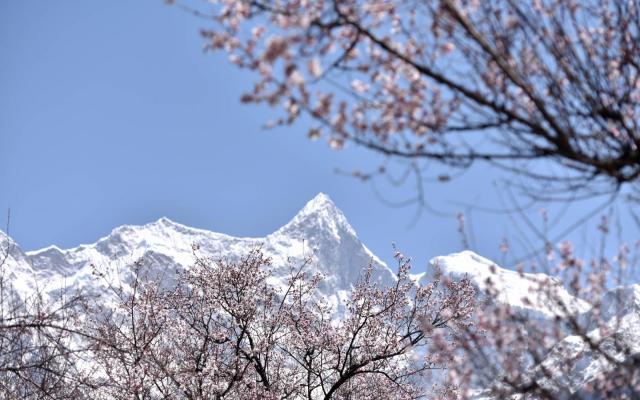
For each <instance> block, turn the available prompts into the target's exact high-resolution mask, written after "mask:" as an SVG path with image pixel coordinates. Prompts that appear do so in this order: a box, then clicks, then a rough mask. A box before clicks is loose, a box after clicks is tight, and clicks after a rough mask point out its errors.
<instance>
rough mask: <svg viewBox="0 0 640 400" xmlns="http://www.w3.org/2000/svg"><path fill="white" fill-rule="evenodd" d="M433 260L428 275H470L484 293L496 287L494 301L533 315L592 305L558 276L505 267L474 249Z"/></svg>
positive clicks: (556, 313)
mask: <svg viewBox="0 0 640 400" xmlns="http://www.w3.org/2000/svg"><path fill="white" fill-rule="evenodd" d="M429 263H430V265H431V270H430V271H431V272H430V273H428V274H427V276H428V277H432V276H433V273H434V272H435V270H436V269H439V270H440V271H441V272H442V273H444V274H447V275H449V276H451V277H453V278H455V279H460V278H462V277H464V276H467V277H468V278H469V279H470V280H471V282H472V284H473V285H474V286H475V287H476V289H477V290H478V293H479V295H480V296H481V297H484V294H485V292H486V291H487V289H490V288H492V289H495V290H496V292H497V296H496V297H495V298H493V299H492V300H493V301H496V302H498V303H502V304H508V305H509V306H510V307H511V308H512V309H516V310H519V311H520V312H522V313H525V314H527V315H528V316H529V317H541V318H553V317H555V316H559V317H564V316H566V315H565V314H566V312H569V313H570V314H579V313H584V312H586V311H587V310H589V309H590V308H591V305H590V304H589V303H587V302H586V301H584V300H581V299H579V298H576V297H574V296H572V295H571V294H570V293H569V292H568V291H567V290H566V289H565V288H564V287H563V286H562V283H561V282H560V281H559V280H558V279H556V278H554V277H551V276H549V275H546V274H542V273H538V274H531V273H522V272H517V271H512V270H509V269H505V268H501V267H499V266H498V265H497V264H496V263H494V262H493V261H491V260H489V259H487V258H484V257H481V256H479V255H477V254H476V253H474V252H472V251H463V252H460V253H454V254H450V255H448V256H441V257H434V258H432V259H431V261H430V262H429ZM550 298H551V299H553V300H551V299H550ZM559 304H562V305H563V306H564V307H566V310H565V309H563V307H560V305H559Z"/></svg>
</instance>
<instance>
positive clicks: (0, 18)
mask: <svg viewBox="0 0 640 400" xmlns="http://www.w3.org/2000/svg"><path fill="white" fill-rule="evenodd" d="M204 24H205V22H204V21H203V20H200V19H197V18H194V17H192V16H190V15H187V14H185V13H183V12H180V11H179V10H177V9H175V8H172V7H168V6H165V5H163V4H162V1H160V0H138V1H126V0H112V1H108V2H88V1H80V0H77V1H73V0H64V1H48V2H44V1H34V0H21V1H4V2H1V3H0V60H1V61H0V88H1V90H0V211H1V212H2V214H5V213H6V210H7V209H9V207H10V208H11V214H12V219H11V225H10V234H11V236H12V237H14V238H15V239H16V240H17V241H18V243H19V244H20V245H21V246H22V247H23V248H24V249H26V250H32V249H37V248H41V247H44V246H47V245H50V244H56V245H58V246H60V247H63V248H64V247H72V246H76V245H78V244H80V243H88V242H93V241H95V240H96V239H98V238H99V237H101V236H104V235H106V234H108V233H109V232H110V231H111V229H112V228H114V227H116V226H118V225H121V224H142V223H146V222H150V221H153V220H155V219H157V218H159V217H161V216H167V217H169V218H171V219H173V220H175V221H177V222H180V223H183V224H186V225H190V226H195V227H200V228H205V229H210V230H214V231H219V232H225V233H228V234H232V235H238V236H262V235H265V234H267V233H269V232H272V231H273V230H275V229H277V228H278V227H279V226H281V225H283V224H284V223H286V222H287V221H288V220H289V219H290V218H291V217H293V215H294V214H295V213H296V211H298V210H299V209H300V208H301V207H302V206H303V205H304V203H305V202H306V201H308V200H309V199H311V198H312V197H313V196H314V195H315V194H316V193H318V192H325V193H327V194H328V195H329V196H330V197H331V198H332V199H333V200H334V201H335V202H336V204H337V205H338V206H339V207H340V208H341V209H342V210H343V211H344V213H345V214H346V216H347V218H348V219H349V220H350V222H351V223H352V225H353V226H354V227H355V229H356V231H358V233H359V236H360V237H361V239H362V240H363V242H364V243H365V244H367V245H368V246H369V247H370V248H371V249H372V250H373V251H374V253H376V254H378V255H379V256H380V257H381V258H383V259H385V260H389V259H390V258H391V255H392V248H391V244H392V243H396V244H397V245H398V247H399V248H400V249H402V250H403V251H404V252H405V253H407V254H409V255H412V256H414V259H415V260H416V264H417V266H418V267H422V266H424V264H425V262H426V261H427V260H428V258H430V257H432V256H435V255H439V254H444V253H449V252H453V251H458V250H460V249H461V247H462V244H461V238H460V235H459V234H458V232H457V222H456V219H455V217H454V215H455V214H456V213H457V212H465V211H466V212H468V217H467V221H468V222H469V221H470V224H471V228H472V229H471V230H472V234H470V244H471V246H472V248H473V249H474V250H476V251H478V252H479V253H481V254H483V255H486V256H488V257H493V258H495V259H496V260H498V261H500V253H499V251H498V247H499V244H500V241H501V239H502V237H503V236H510V237H512V238H515V237H517V236H518V230H520V229H522V230H523V232H524V234H523V236H525V237H532V234H531V231H530V230H528V228H526V223H525V222H524V220H522V218H521V217H519V216H517V215H516V216H514V215H511V216H509V215H504V214H495V213H489V212H485V211H483V210H482V209H480V208H470V207H468V206H466V205H464V204H462V203H465V204H469V205H474V206H487V207H493V208H499V207H501V205H502V204H504V203H501V200H500V197H499V196H498V195H497V194H496V193H495V187H494V185H493V182H494V181H496V180H497V179H498V178H499V177H498V175H497V174H496V173H495V171H493V170H491V169H488V168H487V167H486V166H478V167H476V168H474V169H473V170H472V171H469V172H467V173H466V174H465V175H464V176H463V177H462V178H460V179H458V180H456V181H454V182H453V183H448V184H436V183H428V184H427V186H426V197H427V199H428V200H429V204H430V205H431V206H433V207H434V208H437V209H438V210H441V211H443V212H444V213H445V214H446V215H445V216H442V215H436V214H435V213H430V212H425V213H423V214H422V215H421V216H420V218H419V219H417V220H416V219H415V218H414V215H415V212H416V209H415V207H404V208H393V207H389V206H388V205H387V204H385V203H384V202H382V201H381V200H380V199H379V198H378V197H377V196H376V195H375V192H374V190H373V187H372V186H371V184H365V183H361V182H358V181H356V180H354V179H352V178H348V177H344V176H341V175H339V174H336V173H335V169H336V168H340V169H343V170H352V169H353V168H356V167H363V168H366V167H373V166H375V165H377V163H379V162H380V159H379V158H377V157H376V156H375V155H373V154H370V153H367V152H365V151H362V150H359V149H354V148H347V149H346V150H343V151H339V152H336V151H332V150H330V149H329V148H328V146H326V145H325V144H324V143H314V142H310V141H309V140H307V139H306V137H305V131H306V130H305V126H303V125H295V126H292V127H286V128H279V129H276V130H268V131H265V130H264V129H263V128H262V125H263V124H264V122H266V121H267V120H268V119H269V118H270V117H271V116H272V114H273V113H274V111H273V110H270V109H268V108H261V107H257V106H246V105H242V104H240V102H239V98H240V95H241V93H242V91H243V89H245V88H247V87H249V83H250V78H251V77H250V76H248V75H247V74H245V73H244V72H242V71H238V70H236V69H235V68H233V67H231V66H230V65H229V64H228V63H227V62H226V59H225V56H224V55H222V54H204V53H203V52H202V45H203V41H202V40H201V38H200V37H199V35H198V30H199V28H201V27H203V26H205V25H204ZM381 191H383V192H384V193H385V197H386V198H388V199H396V200H401V199H404V198H407V197H408V196H411V195H412V194H413V193H414V188H413V187H412V186H411V185H410V184H409V185H406V186H405V187H403V188H394V189H390V188H388V187H385V186H384V185H382V187H381ZM454 201H455V203H454ZM595 205H596V202H589V203H580V204H574V205H572V206H571V207H570V208H569V210H568V211H567V212H566V213H564V214H562V219H561V220H560V222H559V223H558V224H557V225H555V227H554V231H553V232H552V234H555V233H557V232H561V231H562V230H563V229H565V228H567V227H568V226H569V225H570V222H571V221H572V220H575V219H576V218H577V217H578V216H580V215H582V214H584V213H586V212H588V211H589V210H590V209H591V208H592V207H594V206H595ZM536 207H538V206H536ZM536 207H533V208H532V209H531V210H530V211H529V212H530V214H531V218H533V220H534V221H536V222H535V223H536V224H537V221H539V218H538V216H537V211H536V210H537V208H536ZM558 210H559V209H558ZM558 215H560V213H559V211H558ZM3 219H4V218H3ZM2 225H3V228H2V229H3V230H4V223H3V224H2ZM592 225H593V224H591V226H592ZM591 226H587V227H583V228H579V229H578V230H576V231H574V232H573V233H572V235H573V236H574V237H575V238H576V239H577V240H583V241H584V242H585V243H591V241H592V238H590V237H589V232H592V231H593V230H592V228H591ZM554 232H555V233H554ZM535 243H537V244H539V242H538V241H536V242H535Z"/></svg>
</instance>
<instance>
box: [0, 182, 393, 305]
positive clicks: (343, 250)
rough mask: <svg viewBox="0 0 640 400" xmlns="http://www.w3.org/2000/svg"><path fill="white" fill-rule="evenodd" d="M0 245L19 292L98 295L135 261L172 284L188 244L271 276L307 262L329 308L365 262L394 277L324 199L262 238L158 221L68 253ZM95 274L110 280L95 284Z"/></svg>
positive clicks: (382, 276)
mask: <svg viewBox="0 0 640 400" xmlns="http://www.w3.org/2000/svg"><path fill="white" fill-rule="evenodd" d="M0 239H1V241H2V242H3V243H5V245H4V246H3V247H7V246H8V247H9V248H10V249H11V252H10V257H9V258H8V259H7V265H9V266H10V268H9V270H11V271H12V275H13V279H11V277H10V280H11V281H12V282H13V284H14V286H15V287H16V290H17V291H18V292H19V293H23V294H24V293H26V292H28V291H29V290H32V289H34V288H35V286H34V282H35V281H36V280H37V281H38V282H43V283H46V287H43V288H40V289H41V290H43V291H44V292H45V293H46V292H49V293H51V292H55V291H57V290H60V289H63V288H65V289H66V290H70V289H71V290H75V289H82V290H83V291H85V292H88V293H94V294H99V293H100V292H102V291H104V286H105V285H106V284H107V283H113V281H116V280H117V281H119V282H124V283H125V284H126V282H127V280H128V279H129V277H130V274H129V268H128V267H129V266H130V265H132V264H133V263H134V262H135V261H136V260H139V259H141V260H143V262H144V263H146V265H150V266H151V268H153V270H154V272H155V273H156V274H158V275H162V276H164V277H165V278H166V279H171V278H170V277H171V276H172V273H171V272H172V271H175V270H177V269H180V268H185V267H188V266H189V265H191V264H193V262H194V260H195V258H194V253H193V245H197V246H198V247H199V249H198V255H199V256H210V257H216V258H235V257H241V256H243V255H245V254H246V253H247V252H248V251H249V250H251V249H253V248H256V247H258V246H260V247H261V248H262V250H263V251H264V253H265V254H266V255H267V256H269V257H271V258H272V260H273V266H274V268H275V274H274V275H275V277H276V278H278V277H283V276H284V275H285V274H286V273H287V271H288V263H294V264H295V263H300V262H302V260H303V259H304V258H305V257H308V256H312V258H313V262H312V263H311V264H310V268H313V272H320V273H322V274H323V275H324V276H325V280H324V283H323V286H321V291H322V293H323V294H324V295H325V296H327V297H329V298H330V301H334V302H337V299H338V297H339V296H341V295H342V294H343V293H344V291H345V290H347V289H349V287H350V285H351V284H353V283H354V282H355V281H356V280H357V279H358V276H359V274H360V272H361V270H362V268H364V267H366V266H367V265H369V264H370V263H371V264H372V266H373V269H374V276H375V277H376V278H377V279H379V280H381V281H384V282H392V281H393V279H394V273H393V272H392V271H391V270H390V269H389V268H388V267H387V266H386V264H385V263H384V262H382V261H381V260H380V259H379V258H378V257H376V256H375V255H373V253H371V251H369V249H367V247H366V246H365V245H364V244H363V243H362V242H361V241H360V240H359V239H358V237H357V235H356V232H355V231H354V229H353V228H352V227H351V225H350V224H349V222H348V221H347V219H346V218H345V216H344V214H343V213H342V212H341V211H340V210H339V209H338V208H337V207H336V206H335V204H334V203H333V202H332V201H331V199H330V198H329V197H328V196H326V195H325V194H322V193H321V194H319V195H317V196H316V197H315V198H314V199H312V200H311V201H309V202H308V203H307V204H306V205H305V206H304V208H302V210H301V211H300V212H299V213H298V214H297V215H296V216H295V217H294V218H293V219H292V220H291V221H290V222H289V223H287V224H286V225H284V226H283V227H281V228H280V229H278V230H276V231H275V232H273V233H271V234H269V235H267V236H265V237H263V238H239V237H232V236H229V235H225V234H221V233H215V232H210V231H207V230H202V229H195V228H190V227H187V226H184V225H181V224H179V223H176V222H173V221H171V220H169V219H167V218H160V219H159V220H157V221H155V222H153V223H149V224H146V225H142V226H132V225H125V226H121V227H118V228H115V229H114V230H113V231H112V232H111V233H110V234H109V235H108V236H106V237H104V238H102V239H99V240H98V241H97V242H96V243H93V244H88V245H80V246H78V247H75V248H71V249H60V248H58V247H56V246H50V247H47V248H44V249H42V250H36V251H30V252H26V253H25V252H23V251H22V250H21V249H20V248H19V246H18V245H17V244H16V243H14V242H13V241H12V240H11V239H10V238H8V237H7V236H6V235H4V234H2V237H0ZM94 271H97V272H100V273H102V274H104V275H105V276H106V277H108V279H110V280H111V282H109V281H104V280H100V279H96V276H95V274H94ZM274 283H277V282H274ZM337 304H339V302H338V303H337Z"/></svg>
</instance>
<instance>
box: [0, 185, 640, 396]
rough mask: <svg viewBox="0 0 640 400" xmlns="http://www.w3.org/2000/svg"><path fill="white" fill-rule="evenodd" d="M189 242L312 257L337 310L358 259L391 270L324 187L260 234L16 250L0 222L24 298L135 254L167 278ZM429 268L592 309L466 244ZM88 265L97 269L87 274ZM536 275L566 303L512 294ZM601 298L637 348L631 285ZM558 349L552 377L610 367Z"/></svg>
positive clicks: (387, 275)
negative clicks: (567, 365)
mask: <svg viewBox="0 0 640 400" xmlns="http://www.w3.org/2000/svg"><path fill="white" fill-rule="evenodd" d="M194 245H195V246H197V252H198V254H199V255H201V256H211V257H223V258H230V259H233V258H238V257H241V256H243V255H244V254H246V253H247V251H249V250H251V249H254V248H256V247H260V248H261V249H262V251H263V252H264V253H265V254H266V255H267V256H269V257H271V258H272V260H273V266H274V271H275V272H274V282H273V283H274V284H281V283H283V279H284V277H285V276H286V273H287V271H288V265H289V264H291V263H294V264H295V263H300V262H303V260H304V259H305V258H306V257H312V259H313V263H312V264H311V265H312V267H313V268H314V269H315V271H314V272H319V273H321V274H322V275H324V277H325V280H324V283H323V284H322V286H321V287H320V292H321V294H322V295H323V296H325V297H326V298H327V299H329V301H330V303H333V304H335V305H336V306H337V309H338V311H340V304H341V303H342V302H341V301H340V299H341V298H343V297H344V296H347V293H348V290H349V289H350V287H351V285H352V284H353V283H354V282H355V281H356V280H357V279H358V277H359V275H360V273H361V271H362V268H364V267H366V266H368V265H371V266H372V268H373V275H374V277H375V278H376V279H377V280H379V281H380V282H381V283H383V284H386V283H391V282H393V281H394V279H395V272H394V270H393V269H391V268H389V267H388V266H387V265H386V264H385V263H384V262H383V261H382V260H381V259H380V258H378V257H377V256H376V255H374V254H373V253H372V252H371V251H370V250H369V249H368V248H367V247H366V246H365V245H364V244H363V243H362V242H361V241H360V240H359V239H358V236H357V234H356V232H355V230H354V229H353V228H352V227H351V225H350V224H349V222H348V221H347V219H346V217H345V216H344V214H343V213H342V212H341V211H340V210H339V209H338V208H337V207H336V205H335V204H334V203H333V202H332V201H331V199H330V198H329V197H328V196H326V195H324V194H319V195H317V196H316V197H315V198H314V199H312V200H311V201H309V202H308V203H307V204H306V205H305V206H304V207H303V208H302V210H301V211H300V212H298V214H297V215H296V216H295V217H294V218H293V219H292V220H291V221H289V222H288V223H287V224H285V225H284V226H282V227H281V228H280V229H278V230H276V231H275V232H273V233H271V234H269V235H267V236H265V237H262V238H247V237H244V238H242V237H232V236H229V235H225V234H222V233H215V232H210V231H207V230H202V229H195V228H190V227H188V226H185V225H181V224H179V223H176V222H173V221H171V220H169V219H167V218H160V219H159V220H157V221H155V222H152V223H149V224H146V225H140V226H134V225H124V226H120V227H118V228H115V229H114V230H113V231H112V232H111V233H110V234H109V235H107V236H106V237H103V238H101V239H99V240H97V241H96V242H95V243H92V244H86V245H80V246H78V247H74V248H70V249H60V248H58V247H56V246H49V247H47V248H44V249H41V250H36V251H27V252H25V251H23V250H22V249H21V248H20V246H19V245H18V244H17V243H15V242H14V241H13V240H12V239H11V238H10V237H8V236H7V235H6V234H4V233H3V232H1V231H0V249H1V251H2V252H1V253H0V256H4V257H0V261H2V259H4V265H3V266H2V268H4V271H5V277H6V278H7V279H8V280H9V282H11V285H12V287H13V288H14V290H15V293H16V294H17V295H18V296H19V297H23V298H24V297H25V296H28V295H29V294H30V293H34V292H35V291H36V289H38V290H39V291H41V292H43V293H45V294H49V295H53V294H56V293H59V292H60V291H62V290H76V289H77V290H82V291H83V292H84V293H91V294H96V295H100V294H103V293H106V292H107V290H106V286H108V285H109V284H114V283H116V282H117V283H119V284H124V285H126V284H127V283H128V282H129V281H130V279H131V276H130V270H129V269H128V266H130V265H131V264H132V263H134V262H135V261H136V260H139V259H142V260H144V262H145V263H149V265H152V266H153V268H154V269H155V270H156V272H158V275H159V276H160V275H161V276H165V277H167V278H166V279H167V280H168V282H167V284H170V283H171V282H170V280H171V276H172V272H174V271H176V270H179V269H181V268H188V267H189V265H191V264H193V262H194ZM436 271H439V273H442V274H445V275H449V276H451V277H452V278H454V279H456V278H461V277H468V278H469V279H470V280H471V282H472V283H473V284H474V286H475V287H476V288H477V289H478V294H479V298H482V297H483V296H484V294H483V293H484V292H485V289H486V288H487V282H491V286H492V287H493V288H495V289H496V290H497V296H495V297H493V298H492V299H491V301H493V302H495V303H502V304H506V305H509V306H510V307H511V308H513V309H515V310H517V312H519V313H520V314H521V315H522V316H523V317H525V318H536V319H541V320H545V319H547V320H549V321H553V320H554V319H557V318H563V317H566V313H571V314H574V315H579V316H580V318H581V320H583V321H587V322H585V323H588V321H590V319H593V315H590V313H592V309H593V308H592V305H591V304H589V303H587V302H586V301H584V300H581V299H579V298H576V297H574V296H572V295H571V294H570V293H569V292H568V291H567V290H565V288H564V287H563V286H562V284H561V282H560V281H559V280H557V279H555V278H553V277H549V276H547V275H545V274H525V273H521V272H516V271H512V270H509V269H505V268H501V267H499V266H497V265H496V264H495V263H493V262H492V261H491V260H488V259H486V258H483V257H481V256H479V255H477V254H475V253H473V252H471V251H464V252H461V253H455V254H451V255H447V256H440V257H435V258H433V259H432V260H431V261H430V266H429V267H428V268H427V270H426V271H423V272H420V271H418V273H416V274H415V275H414V277H415V279H416V282H418V284H420V283H421V282H425V281H428V280H430V279H433V278H434V277H435V274H436ZM95 272H99V273H100V274H101V275H102V276H106V277H107V279H97V278H96V273H95ZM541 282H543V283H544V284H546V285H551V286H552V287H554V288H556V291H555V293H557V295H558V296H560V298H561V299H562V302H563V303H564V304H567V305H568V307H567V308H566V309H563V310H560V309H558V307H557V306H556V305H554V304H549V303H546V302H544V301H535V300H534V301H524V300H523V295H522V294H523V293H530V292H531V290H532V289H533V288H535V287H538V286H539V285H540V283H541ZM620 299H622V302H623V304H624V307H616V308H615V309H614V307H613V305H614V304H619V303H620V301H621V300H620ZM602 301H603V305H604V307H600V310H605V312H604V321H605V323H606V324H609V325H610V327H611V329H612V330H614V331H615V332H616V333H618V334H619V335H618V336H620V337H621V338H623V340H625V342H628V343H629V345H630V346H631V347H632V349H633V351H634V352H638V353H640V346H639V345H638V343H640V317H638V315H640V286H638V285H634V286H629V287H626V288H618V289H616V290H614V291H612V292H609V293H607V294H605V296H604V297H603V300H602ZM616 301H617V302H618V303H616ZM607 310H609V312H608V313H607V312H606V311H607ZM590 329H591V332H590V335H593V336H594V337H595V336H597V335H598V332H600V331H599V330H598V327H596V326H593V327H590ZM568 357H571V358H573V359H577V360H578V361H579V362H576V363H575V365H576V367H575V368H573V369H572V370H571V373H570V374H566V376H562V377H559V379H562V380H563V382H564V383H566V385H567V386H569V387H571V388H572V389H571V390H572V391H575V392H577V391H579V390H581V387H582V386H584V384H585V383H587V382H588V381H589V380H590V379H592V378H593V377H594V376H596V375H597V374H599V373H604V372H607V371H608V370H609V369H610V368H611V367H610V366H609V365H608V364H607V363H606V362H604V361H603V360H601V359H600V358H599V357H598V356H597V355H594V354H592V352H589V351H588V349H587V348H586V345H585V343H584V340H582V339H581V338H580V337H575V336H571V335H567V337H566V338H564V339H563V340H562V341H561V342H560V343H559V344H558V345H557V346H554V347H553V348H552V349H550V351H549V353H548V356H547V359H545V361H544V363H545V365H546V366H548V367H549V368H554V366H556V365H559V364H561V363H562V362H563V360H566V359H567V358H568ZM541 379H542V378H541ZM549 384H551V383H549Z"/></svg>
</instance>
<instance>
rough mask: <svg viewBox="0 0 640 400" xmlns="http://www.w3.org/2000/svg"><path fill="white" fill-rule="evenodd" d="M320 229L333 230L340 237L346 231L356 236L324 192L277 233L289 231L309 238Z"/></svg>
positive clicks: (308, 203) (333, 233)
mask: <svg viewBox="0 0 640 400" xmlns="http://www.w3.org/2000/svg"><path fill="white" fill-rule="evenodd" d="M320 231H325V232H331V233H332V235H333V236H334V237H339V236H341V235H342V234H344V233H346V234H348V235H351V236H354V237H355V236H356V233H355V231H354V229H353V228H352V227H351V225H350V224H349V222H348V221H347V218H346V217H345V216H344V214H343V213H342V211H341V210H340V209H339V208H338V207H337V206H336V205H335V203H334V202H333V201H332V200H331V198H329V196H327V195H326V194H324V193H318V195H316V197H314V198H313V199H311V200H310V201H309V202H307V204H305V206H304V207H303V208H302V210H300V211H299V212H298V214H296V216H295V217H293V219H292V220H291V221H289V223H287V224H286V225H285V226H283V227H282V228H280V229H278V230H277V231H276V232H275V233H284V232H287V233H288V234H293V235H294V236H298V237H301V238H308V237H309V236H314V235H316V234H318V233H319V232H320Z"/></svg>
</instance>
